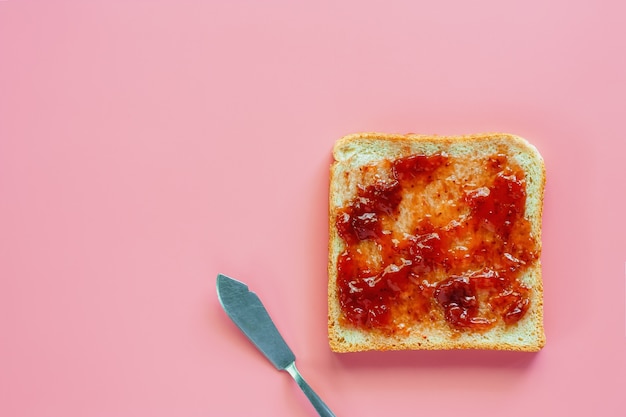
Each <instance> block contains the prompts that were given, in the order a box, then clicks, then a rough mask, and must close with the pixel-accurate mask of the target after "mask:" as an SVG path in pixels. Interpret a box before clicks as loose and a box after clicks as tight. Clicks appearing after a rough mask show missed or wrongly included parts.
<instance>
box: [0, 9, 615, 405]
mask: <svg viewBox="0 0 626 417" xmlns="http://www.w3.org/2000/svg"><path fill="white" fill-rule="evenodd" d="M622 4H623V2H619V1H612V2H611V1H529V0H525V1H515V2H502V1H497V0H494V1H439V2H418V1H406V2H396V1H351V2H332V1H319V2H315V1H311V2H296V1H265V2H263V1H252V0H251V1H240V0H236V1H230V2H219V3H218V2H214V3H211V2H205V1H191V0H188V1H178V2H174V1H139V0H136V1H125V2H123V1H117V0H106V1H88V2H87V1H86V2H79V1H47V2H43V1H40V2H34V1H19V0H7V1H2V2H0V415H2V416H64V417H75V416H98V417H99V416H124V417H125V416H174V415H176V416H243V415H250V416H282V415H285V416H286V415H289V416H313V415H315V413H314V411H313V409H312V407H311V406H310V405H309V404H308V403H307V402H306V400H305V398H304V396H303V395H302V394H301V393H300V392H299V391H298V388H297V386H296V385H295V384H294V383H293V381H291V379H290V377H289V376H288V375H287V374H285V373H279V372H277V371H275V370H274V369H273V368H272V366H271V365H270V364H269V362H267V361H266V360H265V359H264V358H263V357H262V356H261V355H260V354H259V353H258V352H257V351H256V350H255V349H254V348H253V347H252V345H251V344H250V343H249V342H248V341H247V340H246V339H245V338H244V337H243V336H242V335H241V334H240V333H239V332H238V331H237V329H236V327H235V326H234V325H233V324H232V323H231V322H230V321H229V320H228V319H227V317H226V315H225V314H224V312H223V311H222V310H221V308H220V306H219V303H218V301H217V298H216V293H215V278H216V275H217V273H218V272H221V273H225V274H228V275H231V276H233V277H235V278H238V279H240V280H243V281H245V282H247V283H248V284H249V285H250V287H251V288H252V289H253V290H254V291H256V292H257V293H258V294H259V296H260V297H261V299H262V300H263V301H264V303H265V304H266V306H267V308H268V310H269V311H270V314H271V315H272V316H273V317H274V318H275V322H276V324H277V326H278V328H279V329H280V330H281V332H282V333H283V334H284V336H285V339H286V340H287V342H288V343H289V344H290V346H291V347H292V349H293V350H294V352H295V353H296V356H297V357H298V362H297V363H298V366H299V368H300V370H301V371H302V373H303V375H304V376H305V378H306V379H307V380H308V382H309V383H311V385H312V386H314V387H315V388H316V390H317V391H318V392H319V394H320V395H321V396H322V397H323V398H324V400H325V401H326V402H327V403H328V404H329V405H330V407H331V408H332V409H333V410H334V412H335V413H336V414H337V415H338V416H380V415H394V416H409V415H425V416H426V415H437V416H441V417H444V416H458V415H462V416H467V417H469V416H482V417H488V416H497V415H504V414H506V415H507V416H509V417H515V416H524V417H527V416H535V415H536V416H549V415H550V416H552V415H554V416H562V415H571V414H575V415H600V416H624V415H626V394H625V388H624V387H626V323H625V320H626V306H625V303H626V289H625V284H626V276H625V270H624V269H625V264H626V222H625V221H624V216H623V214H622V213H623V211H624V210H625V209H626V204H625V202H626V199H625V197H626V196H625V193H624V191H625V189H626V187H625V185H624V183H625V180H626V162H625V161H624V154H625V153H626V141H625V138H624V127H623V121H624V110H625V108H626V81H625V74H626V59H625V58H624V57H625V55H624V51H625V50H626V29H625V28H626V18H625V17H624V16H626V9H625V8H624V6H623V5H622ZM372 130H375V131H383V132H399V133H402V132H418V133H439V134H459V133H475V132H483V131H506V132H510V133H515V134H518V135H521V136H524V137H526V138H528V139H529V140H530V141H531V142H532V143H534V144H535V145H536V146H537V148H538V149H539V150H540V152H541V153H542V154H543V156H544V158H545V161H546V166H547V172H548V184H547V189H546V199H545V209H544V214H545V216H544V252H543V265H544V281H545V326H546V333H547V340H548V341H547V345H546V347H545V349H544V350H543V351H541V352H540V353H538V354H524V353H506V352H394V353H361V354H349V355H337V354H333V353H331V352H330V350H329V348H328V344H327V340H326V257H327V251H326V242H327V220H326V210H327V182H328V167H329V163H330V161H331V149H332V146H333V143H334V141H335V140H336V139H338V138H339V137H341V136H343V135H345V134H348V133H353V132H359V131H372ZM503 413H504V414H503Z"/></svg>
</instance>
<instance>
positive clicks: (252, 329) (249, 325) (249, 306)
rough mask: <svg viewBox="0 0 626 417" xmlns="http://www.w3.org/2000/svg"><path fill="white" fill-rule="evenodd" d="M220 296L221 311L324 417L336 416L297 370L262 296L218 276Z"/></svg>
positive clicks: (235, 281)
mask: <svg viewBox="0 0 626 417" xmlns="http://www.w3.org/2000/svg"><path fill="white" fill-rule="evenodd" d="M217 297H218V299H219V300H220V303H221V304H222V308H223V309H224V311H226V314H228V316H229V317H230V318H231V320H232V321H233V322H234V323H235V324H236V325H237V327H239V329H240V330H241V331H242V332H243V333H244V334H245V335H246V336H247V337H248V339H250V341H251V342H252V343H253V344H254V345H255V346H256V347H257V348H258V349H259V350H260V351H261V352H262V353H263V355H265V357H266V358H267V359H269V361H270V362H272V364H274V366H275V367H276V369H278V370H281V371H287V372H288V373H289V375H291V377H292V378H293V379H294V380H295V381H296V383H297V384H298V386H299V387H300V389H301V390H302V392H304V394H305V395H306V396H307V398H308V399H309V401H311V404H313V407H314V408H315V410H316V411H317V413H318V414H319V415H320V416H321V417H335V415H334V414H333V412H332V411H330V408H328V406H327V405H326V404H325V403H324V401H322V399H321V398H320V397H319V395H317V394H316V393H315V391H313V388H311V386H310V385H309V384H308V383H307V382H306V381H305V380H304V378H302V375H300V372H299V371H298V368H296V357H295V355H294V354H293V352H292V351H291V349H290V348H289V346H287V343H286V342H285V340H284V339H283V337H282V336H281V335H280V333H279V332H278V329H277V328H276V326H275V325H274V322H273V321H272V319H271V318H270V316H269V314H268V312H267V310H266V309H265V307H264V306H263V304H262V303H261V300H260V299H259V297H258V296H257V295H256V294H255V293H253V292H252V291H250V290H249V289H248V286H247V285H246V284H244V283H243V282H240V281H237V280H235V279H233V278H230V277H227V276H226V275H222V274H219V275H218V276H217Z"/></svg>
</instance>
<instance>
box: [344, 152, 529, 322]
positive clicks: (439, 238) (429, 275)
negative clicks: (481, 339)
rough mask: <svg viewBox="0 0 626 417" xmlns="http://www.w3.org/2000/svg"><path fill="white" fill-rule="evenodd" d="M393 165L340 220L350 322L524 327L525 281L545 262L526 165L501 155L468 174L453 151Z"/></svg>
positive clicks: (346, 314) (362, 190) (366, 184)
mask: <svg viewBox="0 0 626 417" xmlns="http://www.w3.org/2000/svg"><path fill="white" fill-rule="evenodd" d="M387 162H388V163H387V164H384V165H383V166H381V167H377V168H376V170H378V171H377V175H375V176H373V177H372V178H373V179H371V178H370V177H368V178H369V180H368V181H364V183H362V184H359V186H358V192H357V195H356V197H355V198H354V199H353V200H352V201H350V202H349V204H348V205H346V207H345V208H343V209H342V210H341V211H340V212H339V214H338V216H337V218H336V227H337V231H338V233H339V236H340V237H341V238H342V239H343V240H344V242H345V244H346V248H345V250H344V252H343V253H341V254H340V255H339V257H338V260H337V266H338V278H337V285H338V293H339V298H340V304H341V309H342V314H343V320H344V321H346V322H349V323H351V324H352V325H354V326H356V327H360V328H368V329H371V328H376V329H379V330H381V331H382V332H384V333H396V332H402V331H406V329H408V328H409V327H410V326H411V325H412V324H415V323H435V322H438V321H445V322H446V323H447V324H448V325H449V326H450V327H451V328H453V329H457V330H461V331H463V330H468V329H469V330H485V329H488V328H491V327H493V326H495V325H496V324H498V323H504V324H505V325H509V324H513V323H516V322H517V321H519V320H520V319H521V318H522V317H523V316H524V315H525V314H526V312H527V311H528V308H529V304H530V301H529V300H530V297H529V295H530V289H528V288H526V287H524V286H523V285H522V284H521V282H520V281H519V276H520V273H521V272H523V271H524V269H525V268H526V266H527V265H529V264H530V263H532V262H534V261H535V260H536V259H537V258H538V256H539V253H538V251H537V245H536V242H535V241H534V239H533V237H532V235H531V233H530V232H531V230H530V224H529V223H528V221H527V220H526V219H525V218H524V212H525V201H526V183H525V179H524V175H523V172H522V171H521V169H519V168H518V167H517V166H516V165H515V164H513V163H511V162H510V161H508V160H507V157H506V156H505V155H498V154H496V155H493V156H491V157H489V158H486V159H485V160H482V161H479V163H480V169H479V170H477V171H474V172H472V173H471V175H469V178H466V177H463V176H462V175H459V172H457V171H456V170H455V167H456V165H455V160H454V158H452V157H450V156H448V155H446V154H445V153H442V154H435V155H430V156H426V155H411V156H408V157H404V158H400V159H397V160H394V161H387ZM409 198H410V199H411V200H408V199H409ZM405 199H407V201H404V200H405ZM412 208H414V209H415V210H417V211H418V212H419V216H418V215H415V214H414V213H413V214H412V213H411V209H412Z"/></svg>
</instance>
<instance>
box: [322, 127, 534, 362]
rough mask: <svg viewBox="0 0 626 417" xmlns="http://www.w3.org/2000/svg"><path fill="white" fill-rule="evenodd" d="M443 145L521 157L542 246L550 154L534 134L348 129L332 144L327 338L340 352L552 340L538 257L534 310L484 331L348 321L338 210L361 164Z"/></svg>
mask: <svg viewBox="0 0 626 417" xmlns="http://www.w3.org/2000/svg"><path fill="white" fill-rule="evenodd" d="M438 152H445V153H446V154H448V155H450V156H453V157H455V158H457V159H458V160H461V161H467V163H468V164H471V163H472V159H474V157H476V156H479V155H487V154H493V153H495V152H499V153H502V152H506V155H507V156H508V157H510V158H512V159H513V160H514V161H515V162H516V163H517V164H519V166H521V167H522V169H523V171H524V173H525V178H526V187H527V188H526V190H527V197H526V205H525V207H526V211H525V215H524V217H525V218H526V219H527V220H528V221H529V222H530V224H531V230H532V235H533V236H534V239H535V241H536V242H535V243H536V248H537V251H538V253H540V252H541V226H542V212H543V198H544V189H545V182H546V169H545V164H544V161H543V158H542V157H541V155H540V154H539V152H538V151H537V149H536V148H535V147H534V146H533V145H531V144H530V143H529V142H528V141H527V140H525V139H523V138H521V137H519V136H516V135H512V134H507V133H484V134H472V135H462V136H436V135H418V134H406V135H401V134H386V133H377V132H371V133H357V134H351V135H348V136H345V137H343V138H341V139H339V140H338V141H337V142H336V143H335V146H334V148H333V156H334V162H333V163H332V165H331V168H330V187H329V261H328V278H329V279H328V337H329V344H330V347H331V350H333V351H334V352H356V351H365V350H382V351H384V350H443V349H494V350H514V351H538V350H540V349H541V348H543V346H544V345H545V333H544V327H543V283H542V275H541V260H540V258H539V257H538V258H537V259H536V261H535V262H534V263H533V264H532V265H530V266H528V267H527V268H526V269H525V272H524V274H523V277H522V280H523V282H524V284H525V285H526V286H528V287H529V288H531V290H532V293H531V294H532V296H531V299H530V307H529V310H528V311H527V313H526V314H525V315H524V317H523V318H522V319H521V320H520V321H519V322H518V323H515V324H513V325H508V326H504V325H502V326H495V327H494V328H491V329H489V330H487V331H482V332H475V331H458V330H455V329H450V328H449V327H447V326H444V325H441V326H432V325H431V326H422V327H420V326H419V325H416V326H415V328H412V329H411V331H410V332H409V333H408V334H392V335H385V334H381V333H380V332H376V331H369V330H367V329H359V328H356V327H354V326H350V325H349V324H346V323H345V320H343V321H342V320H341V315H342V312H341V307H340V303H339V297H338V289H337V258H338V256H339V254H340V253H341V252H342V251H343V250H344V248H345V242H344V241H343V240H342V238H341V237H340V236H339V233H338V231H337V228H336V219H337V215H338V213H339V211H340V210H341V209H342V208H343V207H344V206H345V205H346V204H347V202H348V201H349V200H350V199H351V198H353V197H354V195H355V190H356V183H355V180H354V178H356V177H357V176H355V175H354V173H355V170H358V169H359V167H363V166H365V165H368V164H375V163H378V162H380V161H382V160H395V159H397V158H400V157H405V156H409V155H412V154H425V155H433V154H435V153H438ZM444 324H445V323H444Z"/></svg>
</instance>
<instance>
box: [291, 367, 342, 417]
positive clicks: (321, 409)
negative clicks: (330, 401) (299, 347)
mask: <svg viewBox="0 0 626 417" xmlns="http://www.w3.org/2000/svg"><path fill="white" fill-rule="evenodd" d="M285 370H286V371H287V372H289V375H291V376H292V377H293V379H295V381H296V382H297V383H298V386H299V387H300V389H301V390H302V392H304V394H305V395H306V396H307V398H308V399H309V401H311V404H313V407H314V408H315V410H316V411H317V413H318V414H319V415H320V416H321V417H335V415H334V414H333V412H332V411H330V408H328V406H327V405H326V404H325V403H324V401H322V399H321V398H320V397H319V395H317V394H316V393H315V391H313V388H311V386H310V385H309V384H307V382H306V381H305V380H304V378H302V375H300V372H299V371H298V368H296V363H295V362H292V363H291V364H290V365H287V367H286V368H285Z"/></svg>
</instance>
